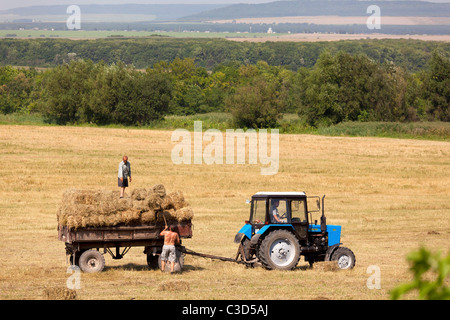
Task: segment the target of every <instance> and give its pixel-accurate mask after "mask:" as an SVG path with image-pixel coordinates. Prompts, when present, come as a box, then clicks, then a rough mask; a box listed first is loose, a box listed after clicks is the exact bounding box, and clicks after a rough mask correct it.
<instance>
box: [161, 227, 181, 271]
mask: <svg viewBox="0 0 450 320" xmlns="http://www.w3.org/2000/svg"><path fill="white" fill-rule="evenodd" d="M168 229H169V230H168ZM159 235H160V236H164V246H163V248H162V252H161V271H164V270H165V269H166V261H167V260H169V262H170V273H173V272H174V269H175V261H176V260H177V252H176V248H175V245H176V244H179V243H180V237H179V236H178V233H176V232H175V226H172V225H171V226H170V227H168V226H167V224H166V227H165V228H164V230H163V231H161V233H160V234H159Z"/></svg>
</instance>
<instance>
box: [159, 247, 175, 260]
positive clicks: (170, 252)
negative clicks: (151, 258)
mask: <svg viewBox="0 0 450 320" xmlns="http://www.w3.org/2000/svg"><path fill="white" fill-rule="evenodd" d="M167 258H169V259H167ZM161 260H162V261H167V260H169V262H175V261H176V260H177V254H176V249H175V246H169V245H164V246H163V248H162V252H161Z"/></svg>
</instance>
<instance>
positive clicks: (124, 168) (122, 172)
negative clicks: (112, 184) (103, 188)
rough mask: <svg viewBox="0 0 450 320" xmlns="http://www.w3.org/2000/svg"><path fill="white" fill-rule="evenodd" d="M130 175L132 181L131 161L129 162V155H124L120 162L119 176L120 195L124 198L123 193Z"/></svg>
mask: <svg viewBox="0 0 450 320" xmlns="http://www.w3.org/2000/svg"><path fill="white" fill-rule="evenodd" d="M128 177H129V178H130V182H131V167H130V163H129V162H128V157H127V156H123V157H122V161H121V162H120V163H119V177H118V179H117V180H118V184H119V187H120V197H121V198H123V195H124V193H125V188H126V187H128Z"/></svg>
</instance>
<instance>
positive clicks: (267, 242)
mask: <svg viewBox="0 0 450 320" xmlns="http://www.w3.org/2000/svg"><path fill="white" fill-rule="evenodd" d="M259 258H260V260H261V263H262V264H263V266H264V267H265V268H266V269H278V270H291V269H294V268H295V266H296V265H297V263H298V260H299V259H300V245H299V243H298V240H297V238H296V237H295V235H294V234H293V233H292V232H289V231H287V230H275V231H272V232H271V233H269V234H268V235H267V236H266V237H265V238H264V240H263V241H262V243H261V246H260V247H259Z"/></svg>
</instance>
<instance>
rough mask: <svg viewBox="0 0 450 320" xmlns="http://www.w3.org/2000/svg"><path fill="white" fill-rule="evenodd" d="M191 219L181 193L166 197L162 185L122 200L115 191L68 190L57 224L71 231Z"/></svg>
mask: <svg viewBox="0 0 450 320" xmlns="http://www.w3.org/2000/svg"><path fill="white" fill-rule="evenodd" d="M193 216H194V214H193V211H192V208H191V207H190V206H189V204H188V203H187V202H186V201H185V199H184V196H183V193H182V192H181V191H175V192H171V193H168V194H167V193H166V190H165V188H164V186H163V185H156V186H154V187H153V188H151V189H135V190H133V191H132V192H131V195H130V196H129V197H128V196H125V197H124V198H122V199H121V198H119V191H109V190H94V191H93V190H79V189H69V190H67V191H65V192H64V194H63V197H62V201H61V205H60V207H59V208H58V211H57V220H58V224H59V225H62V226H67V227H69V228H71V229H77V228H86V227H102V226H117V225H140V224H152V223H157V222H161V223H164V221H165V220H166V221H167V222H168V223H170V222H182V221H186V220H191V219H192V218H193Z"/></svg>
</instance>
